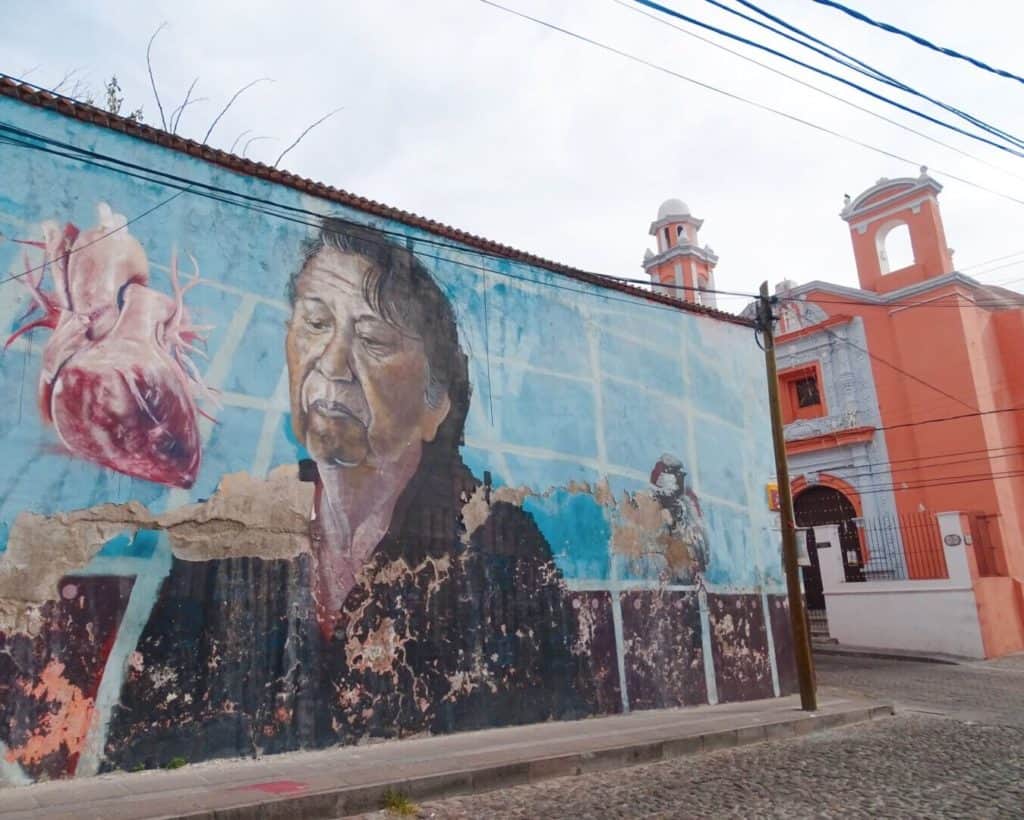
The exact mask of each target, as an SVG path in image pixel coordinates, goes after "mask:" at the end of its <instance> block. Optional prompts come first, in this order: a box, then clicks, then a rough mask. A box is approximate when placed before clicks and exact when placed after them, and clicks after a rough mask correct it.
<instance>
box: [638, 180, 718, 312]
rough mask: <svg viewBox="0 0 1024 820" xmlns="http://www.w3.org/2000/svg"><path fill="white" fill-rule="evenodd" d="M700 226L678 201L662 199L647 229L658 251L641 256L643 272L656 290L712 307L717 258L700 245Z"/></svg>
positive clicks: (712, 252) (684, 205) (702, 221)
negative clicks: (656, 213)
mask: <svg viewBox="0 0 1024 820" xmlns="http://www.w3.org/2000/svg"><path fill="white" fill-rule="evenodd" d="M703 224H704V220H703V219H697V218H696V217H695V216H693V214H691V213H690V209H689V208H688V207H687V206H686V203H685V202H683V201H682V200H681V199H666V200H665V201H664V202H663V203H662V204H661V207H660V208H658V218H657V219H655V220H654V222H652V223H651V227H650V234H651V236H653V237H654V238H655V241H656V242H657V247H658V251H657V253H654V252H652V251H650V250H648V251H647V253H646V254H645V255H644V270H645V271H646V272H647V275H648V276H650V277H651V283H652V284H653V285H654V289H655V290H656V291H658V292H660V293H664V294H666V295H668V296H674V297H676V298H677V299H683V300H685V301H687V302H693V303H694V304H699V305H708V306H709V307H714V306H715V294H714V293H711V292H710V291H713V290H714V289H715V279H714V270H715V265H716V264H717V263H718V257H717V256H715V253H714V251H712V250H711V248H710V247H708V246H707V245H705V246H703V247H701V245H700V242H699V239H698V236H697V234H698V231H700V228H701V226H702V225H703ZM659 286H660V287H659ZM666 286H667V287H666Z"/></svg>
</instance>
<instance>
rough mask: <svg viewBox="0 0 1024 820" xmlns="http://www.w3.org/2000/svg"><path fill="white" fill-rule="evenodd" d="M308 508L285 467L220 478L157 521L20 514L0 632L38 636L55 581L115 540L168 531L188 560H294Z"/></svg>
mask: <svg viewBox="0 0 1024 820" xmlns="http://www.w3.org/2000/svg"><path fill="white" fill-rule="evenodd" d="M312 506H313V485H312V484H309V483H307V482H301V481H299V480H298V472H297V468H296V467H294V466H291V465H286V466H283V467H279V468H277V469H276V470H274V471H272V472H271V473H270V474H269V475H268V476H267V478H266V480H263V479H258V478H253V477H252V476H250V475H249V474H247V473H233V474H230V475H225V476H224V478H223V479H222V480H221V483H220V486H219V487H218V489H217V492H216V493H215V494H214V495H213V496H212V497H211V498H210V499H209V500H207V501H203V502H200V503H198V504H189V505H186V506H184V507H180V508H178V509H175V510H172V511H170V512H167V513H165V514H163V515H160V516H154V515H153V514H152V513H151V512H150V511H149V510H148V509H147V508H146V507H145V506H144V505H143V504H140V503H139V502H137V501H130V502H128V503H127V504H101V505H99V506H96V507H89V508H87V509H84V510H76V511H74V512H66V513H58V514H57V515H52V516H44V515H37V514H36V513H31V512H22V513H19V514H18V517H17V519H16V520H15V522H14V526H13V527H12V528H11V534H10V538H9V539H8V542H7V550H6V552H4V553H3V554H2V555H0V632H25V633H28V634H30V635H32V634H36V633H37V632H38V630H39V626H40V623H41V620H40V616H39V612H38V607H39V606H41V605H42V604H44V603H46V602H47V601H51V600H55V599H56V598H57V597H58V595H60V594H61V590H59V589H58V583H59V581H60V579H61V578H62V577H64V576H65V575H68V574H71V573H73V572H75V571H76V570H80V569H82V568H83V567H85V566H86V565H88V563H89V562H90V561H91V560H92V559H93V558H94V557H95V555H96V554H97V553H98V552H99V551H100V550H101V549H102V548H103V545H104V544H106V543H107V542H108V541H109V540H110V539H112V538H114V537H115V536H117V535H119V534H122V533H125V532H128V533H130V534H132V535H134V534H135V533H136V532H137V531H138V530H166V531H167V533H168V535H169V538H170V542H171V549H172V551H173V552H174V554H175V555H176V556H177V557H178V558H181V559H183V560H186V561H206V560H210V559H215V558H234V557H240V556H247V557H255V558H291V557H294V556H296V555H298V554H299V553H302V552H306V551H308V550H309V511H310V510H311V509H312Z"/></svg>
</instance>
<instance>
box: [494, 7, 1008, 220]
mask: <svg viewBox="0 0 1024 820" xmlns="http://www.w3.org/2000/svg"><path fill="white" fill-rule="evenodd" d="M479 2H481V3H483V4H485V5H488V6H491V7H493V8H495V9H498V10H499V11H502V12H505V13H506V14H510V15H513V16H515V17H519V18H522V19H523V20H529V21H530V22H532V23H536V24H537V25H540V26H543V27H545V28H548V29H551V30H552V31H557V32H559V33H560V34H564V35H565V36H567V37H571V38H573V39H575V40H579V41H580V42H583V43H587V44H588V45H592V46H594V47H595V48H599V49H601V50H602V51H607V52H609V53H610V54H615V55H617V56H619V57H622V58H623V59H626V60H630V61H631V62H634V63H637V64H638V65H642V66H645V67H647V68H650V69H652V70H654V71H658V72H660V73H662V74H666V75H668V76H670V77H675V78H676V79H679V80H683V81H684V82H687V83H690V84H691V85H695V86H697V87H698V88H703V89H705V90H707V91H711V92H713V93H715V94H720V95H721V96H723V97H727V98H729V99H731V100H734V101H736V102H741V103H743V104H745V105H749V106H751V107H752V108H757V109H758V110H760V111H765V112H768V113H770V114H774V115H776V116H778V117H782V118H783V119H786V120H789V121H790V122H795V123H798V124H800V125H803V126H805V127H807V128H812V129H814V130H815V131H819V132H821V133H823V134H828V135H829V136H832V137H835V138H837V139H840V140H843V141H844V142H848V143H850V144H851V145H856V146H858V147H860V148H864V149H865V150H868V151H873V152H874V153H876V154H879V155H881V156H884V157H889V158H890V159H895V160H897V161H899V162H903V163H906V164H908V165H913V166H915V167H918V168H920V167H921V165H922V163H920V162H917V161H915V160H912V159H909V158H907V157H905V156H902V155H901V154H897V153H894V152H892V151H887V150H886V149H884V148H879V147H878V146H876V145H871V144H870V143H866V142H862V141H861V140H858V139H856V138H854V137H851V136H849V135H848V134H844V133H842V132H840V131H835V130H833V129H831V128H828V127H826V126H824V125H818V124H817V123H814V122H811V121H810V120H805V119H803V118H802V117H798V116H796V115H795V114H790V113H788V112H785V111H782V110H780V109H778V108H773V107H772V106H770V105H765V104H764V103H759V102H757V101H755V100H752V99H749V98H747V97H743V96H742V95H740V94H734V93H732V92H731V91H725V90H724V89H721V88H718V87H716V86H713V85H711V84H709V83H705V82H702V81H701V80H696V79H694V78H692V77H689V76H687V75H686V74H682V73H680V72H678V71H674V70H672V69H670V68H667V67H665V66H663V65H659V64H658V63H655V62H652V61H650V60H647V59H644V58H643V57H639V56H637V55H635V54H631V53H629V52H628V51H623V50H622V49H619V48H616V47H615V46H611V45H608V44H607V43H602V42H600V41H598V40H594V39H592V38H590V37H586V36H584V35H582V34H577V33H576V32H574V31H570V30H569V29H566V28H562V27H561V26H558V25H555V24H554V23H549V22H548V21H547V20H542V19H540V18H539V17H533V16H531V15H529V14H526V13H524V12H521V11H517V10H516V9H512V8H508V7H507V6H503V5H501V4H500V3H496V2H494V0H479ZM933 170H934V171H936V172H937V173H939V174H941V175H942V176H944V177H947V178H949V179H952V180H955V181H957V182H960V183H962V184H964V185H967V186H969V187H971V188H975V189H976V190H980V191H984V192H986V193H989V194H992V195H993V196H997V197H1000V198H1002V199H1006V200H1008V201H1010V202H1013V203H1015V204H1017V205H1024V199H1019V198H1018V197H1015V196H1012V195H1011V194H1007V193H1005V192H1003V191H996V190H994V189H992V188H987V187H986V186H984V185H981V184H979V183H977V182H973V181H971V180H969V179H966V178H964V177H961V176H958V175H957V174H954V173H951V172H950V171H944V170H942V169H941V168H937V167H933Z"/></svg>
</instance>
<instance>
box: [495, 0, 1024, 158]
mask: <svg viewBox="0 0 1024 820" xmlns="http://www.w3.org/2000/svg"><path fill="white" fill-rule="evenodd" d="M705 1H706V2H708V3H710V4H711V5H713V6H715V7H717V8H721V9H723V10H724V11H727V12H729V13H731V14H735V15H737V16H739V17H742V18H743V19H746V20H749V21H751V22H753V23H755V24H756V25H762V26H766V27H767V28H768V29H769V30H770V31H773V32H775V33H776V34H779V35H781V36H784V37H786V38H787V39H789V40H792V41H793V42H796V43H798V44H800V45H803V46H804V47H806V48H810V49H811V50H812V51H815V52H817V53H819V54H822V55H823V56H825V57H827V58H829V59H833V60H836V61H837V62H840V63H841V64H842V65H844V66H846V67H847V68H854V70H857V69H856V67H854V66H851V65H849V64H847V63H844V62H842V61H841V60H837V59H836V58H835V57H833V56H832V55H829V54H828V53H827V52H824V51H822V50H821V49H817V48H815V47H813V46H810V45H809V44H807V43H804V42H802V41H800V40H797V39H796V38H794V37H790V36H788V35H786V34H785V33H783V32H779V31H777V30H776V29H772V28H771V27H770V26H767V25H766V24H763V23H761V22H760V21H757V20H755V19H754V18H751V17H749V16H748V15H745V14H743V13H742V12H740V11H738V10H736V9H731V8H729V7H728V6H725V5H723V4H721V3H719V2H717V0H705ZM481 2H485V3H488V4H489V5H490V4H491V0H481ZM634 2H636V3H639V4H641V5H643V6H647V7H648V8H651V9H654V10H655V11H658V12H660V13H662V14H666V15H668V16H670V17H674V18H676V19H677V20H682V21H683V22H686V23H690V24H691V25H694V26H697V27H699V28H702V29H704V30H706V31H711V32H714V33H715V34H718V35H720V36H722V37H726V38H728V39H730V40H734V41H735V42H738V43H742V44H744V45H747V46H751V47H752V48H756V49H758V50H759V51H763V52H765V53H767V54H771V55H772V56H774V57H778V58H779V59H781V60H785V61H786V62H789V63H792V64H794V65H797V66H800V67H801V68H805V69H807V70H808V71H813V72H814V73H815V74H820V75H821V76H823V77H827V78H829V79H830V80H835V81H836V82H838V83H841V84H843V85H846V86H849V87H850V88H853V89H855V90H857V91H859V92H861V93H862V94H865V95H867V96H869V97H871V98H873V99H875V100H878V101H879V102H882V103H885V104H886V105H891V106H893V107H894V108H898V109H899V110H901V111H903V112H904V113H907V114H911V115H912V116H915V117H918V118H920V119H923V120H926V121H928V122H930V123H932V124H933V125H938V126H940V127H942V128H945V129H947V130H950V131H953V132H955V133H957V134H960V135H961V136H964V137H967V138H968V139H972V140H976V141H978V142H982V143H985V144H986V145H989V146H990V147H992V148H997V149H999V150H1000V151H1005V152H1006V153H1008V154H1012V155H1014V156H1017V157H1021V156H1024V153H1021V151H1020V150H1019V149H1020V148H1024V140H1020V139H1018V138H1016V137H1013V136H1012V135H1007V134H1005V132H1002V131H998V129H995V128H993V127H991V126H986V125H985V124H983V123H981V121H980V120H976V119H975V118H970V122H971V123H972V124H973V125H975V126H977V127H979V128H981V129H982V130H984V131H987V132H989V133H992V134H993V136H997V137H999V138H1000V139H1003V140H1006V141H1008V142H1011V143H1013V144H1014V145H1015V146H1016V147H1010V146H1008V145H1005V144H1004V143H1001V142H996V141H994V140H991V139H989V138H988V137H983V136H981V135H980V134H975V133H972V132H970V131H967V130H965V129H963V128H961V127H959V126H957V125H954V124H953V123H949V122H946V121H945V120H940V119H938V118H937V117H933V116H932V115H930V114H926V113H924V112H923V111H920V110H918V109H916V108H912V107H911V106H909V105H904V104H903V103H901V102H898V101H896V100H894V99H892V98H891V97H887V96H885V95H884V94H879V93H878V92H876V91H872V90H871V89H870V88H868V87H867V86H863V85H860V84H859V83H855V82H854V81H853V80H849V79H847V78H846V77H843V76H841V75H839V74H835V73H833V72H831V71H828V70H826V69H824V68H819V67H818V66H815V65H813V64H811V63H808V62H805V61H803V60H800V59H798V58H796V57H793V56H792V55H790V54H787V53H786V52H784V51H779V50H778V49H775V48H772V47H771V46H767V45H765V44H764V43H759V42H757V41H756V40H751V39H750V38H749V37H744V36H742V35H740V34H735V33H733V32H731V31H729V30H728V29H724V28H720V27H719V26H714V25H712V24H710V23H705V22H704V21H702V20H698V19H697V18H696V17H692V16H690V15H689V14H683V13H682V12H680V11H676V10H675V9H672V8H669V7H668V6H664V5H662V4H661V3H657V2H655V0H634ZM860 73H862V74H863V73H865V72H863V71H861V72H860ZM869 76H870V75H869ZM872 79H876V80H879V81H881V82H885V81H884V80H881V79H880V78H879V77H872ZM898 87H899V88H900V90H903V91H908V92H911V93H916V95H917V96H919V97H922V98H923V99H926V100H928V101H929V102H932V103H934V104H935V105H939V106H940V107H943V108H948V106H945V105H944V104H943V103H940V102H937V101H935V100H933V99H932V98H930V97H927V96H925V95H923V94H920V93H918V92H913V90H912V89H910V88H909V87H908V86H902V85H900V86H898Z"/></svg>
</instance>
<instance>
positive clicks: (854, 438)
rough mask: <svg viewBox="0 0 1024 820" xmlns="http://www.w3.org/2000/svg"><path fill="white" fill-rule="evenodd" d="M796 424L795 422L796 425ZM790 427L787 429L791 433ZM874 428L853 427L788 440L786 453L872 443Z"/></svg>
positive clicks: (793, 453) (791, 453) (794, 453)
mask: <svg viewBox="0 0 1024 820" xmlns="http://www.w3.org/2000/svg"><path fill="white" fill-rule="evenodd" d="M795 423H796V422H794V424H795ZM790 427H793V425H792V424H791V425H789V427H787V428H786V432H787V434H788V433H789V429H790ZM875 432H876V429H875V428H874V427H852V428H849V429H846V430H836V431H833V432H829V433H818V434H816V435H811V436H806V437H803V438H792V439H791V438H789V437H788V435H787V438H786V453H787V454H788V455H796V454H798V453H809V452H812V451H814V450H827V449H831V448H833V447H848V446H849V445H851V444H862V443H864V442H868V441H871V439H872V438H874V436H875Z"/></svg>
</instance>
